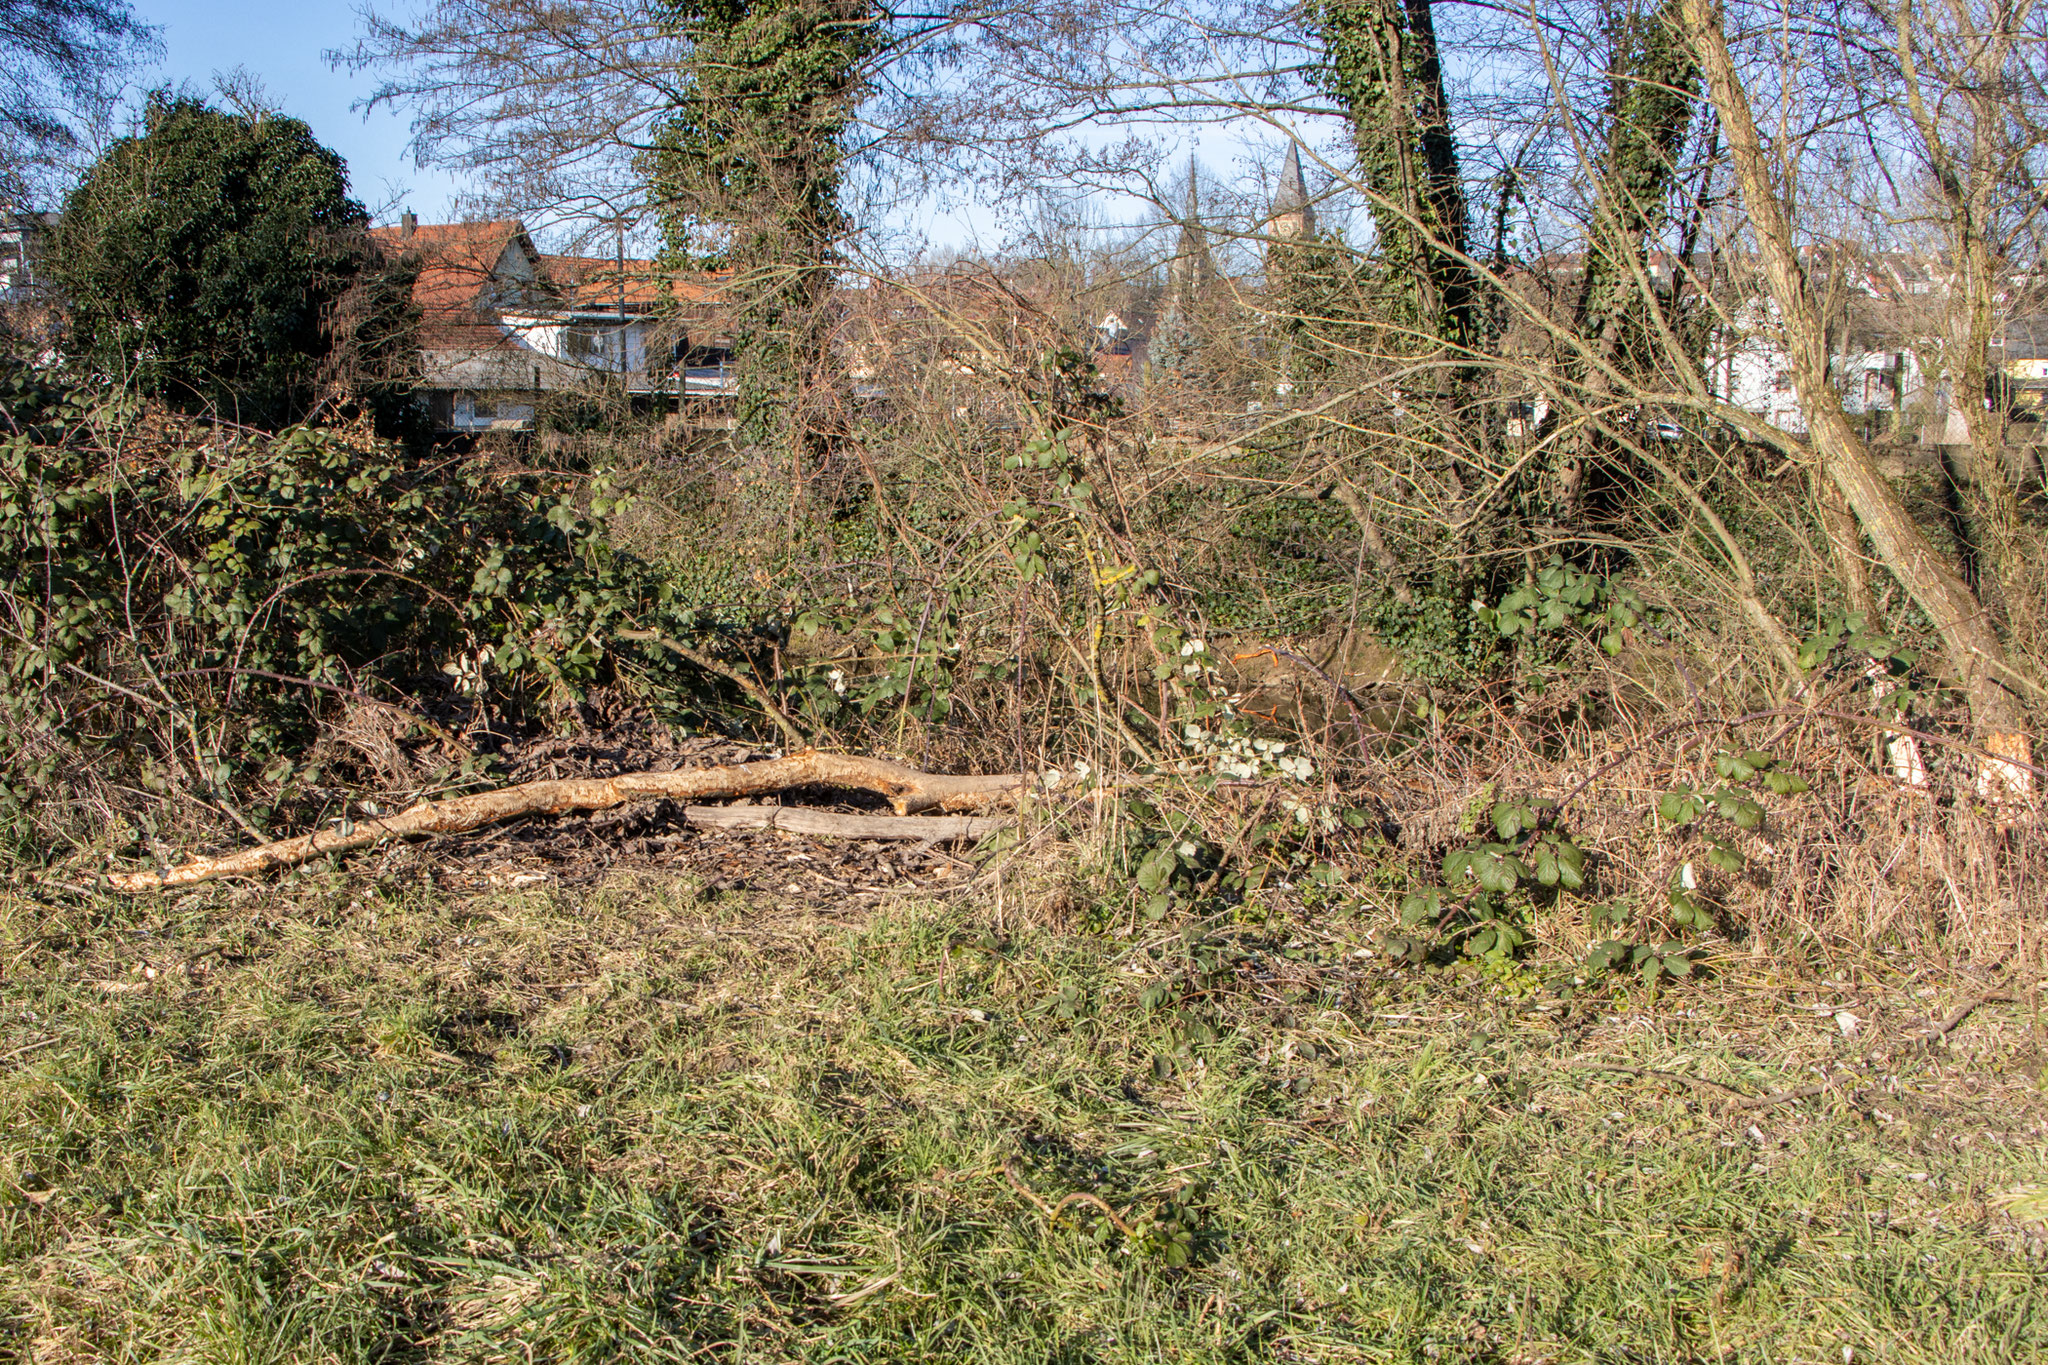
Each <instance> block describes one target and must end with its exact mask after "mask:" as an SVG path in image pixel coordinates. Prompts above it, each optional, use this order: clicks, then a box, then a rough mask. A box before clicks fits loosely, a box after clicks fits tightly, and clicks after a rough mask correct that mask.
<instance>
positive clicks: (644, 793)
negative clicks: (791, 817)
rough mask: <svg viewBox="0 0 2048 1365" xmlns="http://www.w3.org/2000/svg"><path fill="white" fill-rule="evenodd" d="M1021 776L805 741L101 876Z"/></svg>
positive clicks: (984, 801) (541, 787)
mask: <svg viewBox="0 0 2048 1365" xmlns="http://www.w3.org/2000/svg"><path fill="white" fill-rule="evenodd" d="M1028 780H1029V779H1027V778H1025V777H1023V776H1021V775H1018V774H1001V775H997V776H992V777H946V776H938V775H934V774H931V773H922V772H919V771H917V770H916V769H915V768H906V767H904V766H903V765H902V764H899V763H890V762H886V761H885V760H882V759H877V758H856V757H853V756H851V755H848V754H825V753H819V752H818V751H817V750H815V749H812V750H806V751H805V752H803V753H800V754H791V755H790V756H789V757H787V758H773V759H765V760H763V761H761V762H758V763H735V764H729V765H726V766H723V767H717V768H692V769H687V770H684V771H681V772H668V773H654V772H649V773H624V774H621V775H620V776H617V777H583V778H562V779H559V780H555V781H549V782H526V783H522V784H521V785H519V786H516V787H505V788H502V789H500V790H498V791H490V792H478V793H477V794H475V795H474V796H458V797H454V798H452V799H450V800H447V801H422V802H421V803H420V804H419V805H417V806H414V807H412V808H411V809H410V810H406V811H401V812H399V813H398V814H396V815H391V816H370V817H365V818H363V819H362V820H359V821H356V822H355V823H354V824H353V825H352V826H350V827H348V831H347V833H343V832H342V831H341V830H316V831H314V832H313V833H311V834H302V835H300V836H298V837H297V838H294V839H280V840H277V841H276V842H274V843H268V844H262V845H259V846H258V847H256V848H248V849H242V850H240V851H239V852H235V853H224V854H221V855H219V856H218V857H212V858H197V859H194V860H193V861H191V862H189V863H185V864H182V865H181V866H178V867H174V868H170V869H168V870H167V871H163V872H117V873H114V874H111V875H110V876H108V878H107V885H109V886H111V887H112V888H113V889H114V890H116V891H164V890H168V889H170V888H172V887H178V886H191V885H193V884H194V883H197V882H207V881H214V880H217V879H219V878H221V877H252V876H256V875H258V874H260V873H264V872H273V871H276V870H278V869H280V868H286V867H296V866H297V865H299V864H300V863H305V862H310V861H311V860H312V859H314V858H318V857H322V856H324V855H326V854H329V853H345V852H347V851H348V850H350V849H357V848H367V847H369V846H370V845H372V844H379V843H382V842H384V841H385V840H387V839H402V838H406V837H408V836H411V835H421V834H464V833H467V832H468V831H470V830H474V829H481V828H483V827H484V826H486V825H494V824H497V823H499V822H500V821H503V820H510V819H512V818H514V817H515V816H521V815H559V814H562V813H564V812H567V811H579V810H605V809H607V808H609V807H612V806H621V805H624V804H625V803H627V802H628V801H645V800H649V799H653V798H661V797H666V798H667V799H669V800H672V801H692V800H706V799H711V798H718V797H735V796H763V795H766V794H768V793H771V792H779V791H786V790H788V789H789V788H792V787H846V788H851V789H853V790H856V791H871V792H876V793H879V794H880V795H882V796H886V797H887V798H889V804H890V805H891V806H893V807H895V809H896V813H897V814H898V815H913V814H916V813H917V812H920V811H946V812H968V811H979V810H986V809H988V808H990V807H993V806H999V805H1003V804H1006V803H1009V802H1013V801H1015V800H1016V799H1017V797H1018V796H1019V795H1020V794H1021V793H1022V792H1023V790H1024V788H1025V786H1026V784H1027V782H1028ZM959 833H960V831H959V830H958V829H957V828H951V827H950V826H935V827H934V829H933V832H932V837H934V838H948V837H958V836H959Z"/></svg>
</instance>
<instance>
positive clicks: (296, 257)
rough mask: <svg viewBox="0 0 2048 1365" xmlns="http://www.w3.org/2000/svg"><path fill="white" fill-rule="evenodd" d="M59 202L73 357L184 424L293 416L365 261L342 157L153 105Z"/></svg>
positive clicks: (257, 124)
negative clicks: (188, 415)
mask: <svg viewBox="0 0 2048 1365" xmlns="http://www.w3.org/2000/svg"><path fill="white" fill-rule="evenodd" d="M147 117H148V131H147V132H145V133H143V134H142V135H140V136H136V137H126V138H122V139H120V140H119V141H117V142H115V143H114V144H113V146H111V147H109V148H108V149H107V151H106V152H105V154H103V155H102V156H101V157H100V159H99V160H98V161H97V162H96V163H94V165H93V166H92V168H91V169H90V170H88V171H87V172H86V175H85V178H84V179H83V180H82V181H81V182H80V184H79V186H78V188H77V189H76V190H74V191H73V192H72V193H71V196H70V197H69V198H68V199H67V200H66V201H65V205H64V216H63V219H62V222H61V223H60V225H59V227H58V230H57V235H56V242H55V245H54V248H53V254H52V257H51V262H50V264H51V269H52V270H53V272H54V273H55V275H56V278H57V279H58V281H59V282H60V283H61V285H62V287H63V289H64V292H65V295H66V297H67V298H68V300H69V302H70V328H71V331H70V341H69V348H70V352H71V355H72V357H73V359H75V360H76V361H78V362H79V363H82V364H84V365H86V366H88V367H90V368H91V369H92V370H93V371H94V372H96V373H97V374H99V375H102V376H104V377H106V378H107V379H109V380H111V381H112V382H114V383H116V384H121V385H127V386H131V387H132V389H133V390H134V391H135V392H138V393H141V394H145V395H147V396H150V397H153V398H158V399H161V400H163V401H165V402H168V403H171V404H173V405H175V406H177V407H180V408H183V409H185V410H187V411H217V412H219V413H220V414H221V415H223V416H226V417H229V418H233V419H234V420H236V421H239V422H242V423H245V424H248V425H252V426H260V427H266V428H268V427H276V426H281V425H284V424H286V423H288V422H291V421H295V420H297V419H298V418H299V417H301V416H303V415H304V414H305V413H306V412H307V411H308V410H309V408H310V407H311V406H312V403H313V401H314V399H315V397H316V396H317V389H318V383H319V379H320V370H321V365H322V362H323V360H324V359H326V358H327V357H328V356H329V353H330V352H331V351H332V349H333V345H332V338H331V337H330V335H329V334H328V329H327V327H326V325H325V324H326V322H327V315H328V312H329V310H330V309H331V308H333V306H334V305H335V304H336V303H337V302H338V301H339V300H340V299H341V298H342V297H343V295H344V294H345V293H346V292H347V291H348V290H349V288H350V286H351V285H352V284H353V283H355V282H356V280H357V278H358V277H359V276H361V275H363V274H364V273H365V272H366V271H370V270H372V269H373V268H374V267H373V261H374V253H373V251H372V249H371V247H370V245H369V241H368V238H367V235H366V229H367V226H368V222H369V218H368V215H367V214H366V213H365V212H364V211H363V207H362V205H360V204H358V203H356V202H355V201H354V200H352V199H350V198H349V197H348V176H347V173H346V171H345V170H344V168H343V165H342V161H341V158H340V157H339V156H337V155H336V154H335V153H334V152H332V151H330V150H328V149H327V148H326V147H323V146H321V145H320V143H319V142H317V141H315V140H314V138H313V134H312V131H311V130H310V129H308V128H307V127H306V125H305V124H303V123H301V122H299V121H298V120H297V119H292V118H284V117H281V116H275V115H272V116H266V117H262V118H250V117H247V116H244V115H240V114H229V113H222V112H220V111H219V110H215V109H211V108H208V107H207V106H206V105H205V104H203V103H200V102H199V101H196V100H192V99H187V98H183V97H176V98H172V97H166V96H156V97H152V99H151V101H150V104H149V107H148V115H147Z"/></svg>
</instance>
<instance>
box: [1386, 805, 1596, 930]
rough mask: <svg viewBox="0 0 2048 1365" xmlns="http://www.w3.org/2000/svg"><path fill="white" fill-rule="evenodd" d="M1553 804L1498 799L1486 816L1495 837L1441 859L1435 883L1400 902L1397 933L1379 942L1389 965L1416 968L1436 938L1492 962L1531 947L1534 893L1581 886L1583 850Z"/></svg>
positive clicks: (1584, 880) (1584, 873) (1585, 874)
mask: <svg viewBox="0 0 2048 1365" xmlns="http://www.w3.org/2000/svg"><path fill="white" fill-rule="evenodd" d="M1555 809H1556V808H1555V804H1554V803H1553V802H1550V801H1545V800H1537V799H1523V800H1500V801H1496V802H1494V803H1493V805H1492V807H1491V808H1490V809H1489V810H1487V811H1486V812H1485V818H1486V821H1487V824H1488V825H1489V827H1490V828H1491V831H1492V832H1493V833H1494V834H1496V835H1497V836H1499V837H1498V839H1497V840H1494V839H1484V838H1475V839H1473V840H1471V841H1470V842H1468V843H1466V844H1464V845H1463V846H1461V847H1459V848H1455V849H1452V850H1451V851H1450V852H1449V853H1447V854H1446V855H1445V856H1444V860H1443V865H1442V879H1443V880H1442V885H1439V886H1422V887H1417V888H1415V889H1413V890H1411V891H1409V892H1408V893H1407V894H1406V895H1405V896H1403V897H1402V899H1401V906H1400V916H1401V932H1400V933H1398V934H1394V935H1390V936H1388V937H1386V938H1384V939H1383V940H1382V946H1383V947H1384V948H1385V949H1386V951H1387V953H1388V955H1389V956H1390V957H1392V958H1393V959H1394V960H1396V961H1406V962H1412V963H1417V964H1419V963H1421V962H1423V961H1426V960H1428V958H1429V957H1430V956H1431V952H1432V945H1433V944H1435V943H1436V942H1437V941H1438V940H1437V938H1436V936H1437V935H1438V934H1448V939H1447V942H1448V943H1449V944H1453V945H1456V946H1457V947H1458V948H1459V949H1460V950H1462V951H1463V952H1464V953H1465V954H1466V955H1467V956H1469V957H1474V958H1478V959H1480V960H1481V961H1482V962H1487V963H1492V964H1495V965H1499V964H1504V963H1507V962H1509V961H1511V960H1512V959H1513V958H1514V957H1515V956H1516V955H1518V954H1519V953H1520V952H1521V951H1522V949H1523V948H1525V947H1527V946H1528V944H1529V942H1530V937H1529V932H1528V927H1527V923H1526V920H1525V913H1526V911H1527V909H1528V907H1529V906H1530V905H1531V904H1532V901H1533V898H1534V897H1535V896H1537V895H1544V896H1552V895H1556V894H1558V893H1560V892H1580V891H1584V890H1585V889H1586V885H1587V882H1588V880H1589V870H1588V868H1587V866H1586V855H1585V851H1584V850H1583V849H1581V848H1580V847H1579V846H1578V844H1577V843H1575V842H1574V841H1573V840H1572V838H1571V836H1570V834H1569V833H1568V832H1566V831H1565V830H1563V829H1561V828H1559V827H1558V826H1557V825H1556V823H1555V820H1556V815H1555Z"/></svg>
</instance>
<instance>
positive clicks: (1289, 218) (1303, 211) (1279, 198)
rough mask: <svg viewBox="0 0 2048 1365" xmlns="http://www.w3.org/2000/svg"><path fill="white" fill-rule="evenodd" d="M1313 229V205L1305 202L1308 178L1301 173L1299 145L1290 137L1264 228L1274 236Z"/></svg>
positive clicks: (1309, 233)
mask: <svg viewBox="0 0 2048 1365" xmlns="http://www.w3.org/2000/svg"><path fill="white" fill-rule="evenodd" d="M1315 230H1316V209H1315V205H1314V204H1312V203H1310V202H1309V198H1308V181H1307V180H1306V179H1304V178H1303V177H1302V174H1301V145H1300V144H1299V143H1297V142H1294V141H1292V140H1290V141H1289V142H1288V144H1287V160H1286V161H1285V162H1283V163H1282V164H1281V167H1280V185H1279V188H1278V189H1277V190H1276V191H1275V192H1274V194H1273V216H1272V217H1271V218H1269V219H1268V220H1267V231H1268V232H1269V233H1270V234H1271V235H1272V236H1274V237H1312V236H1314V235H1315Z"/></svg>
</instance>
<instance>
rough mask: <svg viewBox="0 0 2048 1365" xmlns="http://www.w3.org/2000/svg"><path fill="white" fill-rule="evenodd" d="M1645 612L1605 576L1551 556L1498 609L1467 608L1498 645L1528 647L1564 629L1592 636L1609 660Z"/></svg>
mask: <svg viewBox="0 0 2048 1365" xmlns="http://www.w3.org/2000/svg"><path fill="white" fill-rule="evenodd" d="M1646 610H1647V609H1646V608H1645V607H1644V605H1643V601H1642V599H1641V598H1640V597H1638V596H1637V595H1636V594H1635V592H1634V591H1633V590H1631V589H1629V588H1627V587H1624V586H1622V585H1621V584H1618V583H1616V582H1615V581H1614V580H1613V579H1611V578H1609V577H1608V576H1607V575H1605V574H1597V573H1590V572H1587V571H1585V570H1582V569H1579V568H1577V567H1576V566H1574V565H1571V564H1568V563H1566V562H1565V560H1564V557H1563V556H1562V555H1555V554H1554V555H1552V556H1551V557H1550V562H1549V563H1548V564H1545V565H1544V566H1543V568H1542V569H1540V570H1538V571H1537V572H1536V573H1535V574H1534V575H1533V576H1532V577H1531V578H1530V579H1529V581H1528V582H1527V583H1525V584H1523V585H1522V586H1521V587H1519V588H1516V589H1515V590H1514V591H1513V592H1510V593H1508V594H1507V595H1506V596H1504V597H1502V598H1501V600H1500V603H1499V605H1497V606H1491V607H1489V606H1487V605H1486V604H1485V603H1484V602H1474V603H1473V604H1472V614H1473V615H1474V616H1476V617H1478V618H1479V619H1480V620H1482V621H1484V622H1485V623H1486V624H1488V625H1490V626H1492V627H1493V628H1494V630H1495V631H1496V632H1498V633H1499V635H1500V636H1501V638H1502V639H1504V640H1513V639H1517V638H1519V639H1521V640H1524V641H1530V642H1533V641H1536V640H1538V639H1540V638H1542V637H1546V636H1556V635H1558V634H1561V633H1563V632H1565V631H1568V630H1569V631H1575V632H1578V633H1580V634H1585V635H1591V636H1594V637H1596V638H1597V639H1598V640H1599V643H1600V648H1601V650H1602V651H1603V652H1605V653H1607V654H1610V655H1614V654H1619V653H1621V651H1622V650H1623V649H1624V648H1626V647H1627V637H1626V636H1625V635H1623V634H1622V632H1623V631H1626V630H1628V629H1630V628H1632V627H1633V626H1635V625H1636V624H1637V623H1638V622H1640V621H1641V620H1642V619H1643V616H1644V614H1645V612H1646Z"/></svg>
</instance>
